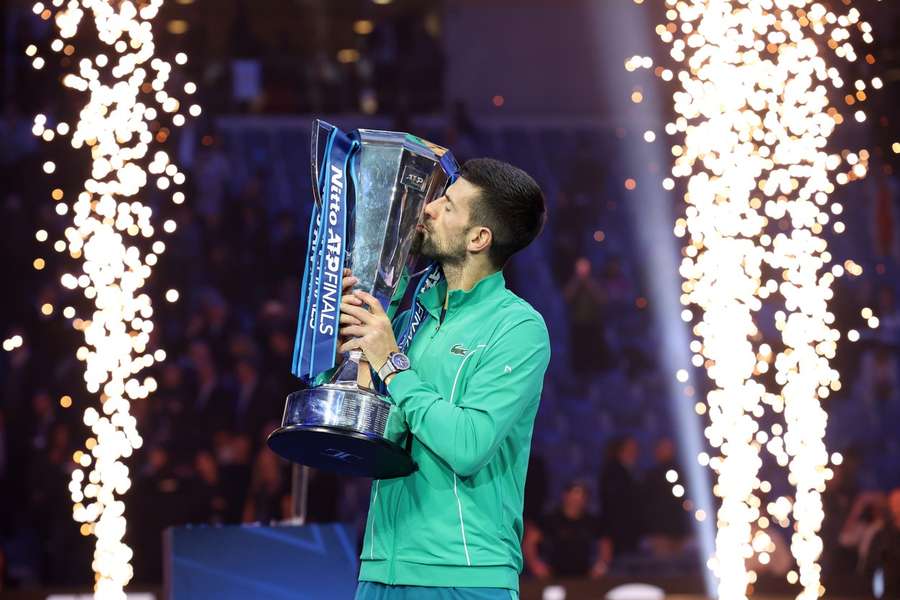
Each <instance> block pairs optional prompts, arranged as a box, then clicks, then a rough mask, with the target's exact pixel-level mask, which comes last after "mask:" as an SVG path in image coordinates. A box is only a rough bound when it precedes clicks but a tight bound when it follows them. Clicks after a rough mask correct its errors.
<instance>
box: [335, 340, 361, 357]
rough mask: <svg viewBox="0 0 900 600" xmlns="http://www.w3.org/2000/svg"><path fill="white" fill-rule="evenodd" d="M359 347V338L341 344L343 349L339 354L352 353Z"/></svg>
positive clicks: (339, 349) (340, 349)
mask: <svg viewBox="0 0 900 600" xmlns="http://www.w3.org/2000/svg"><path fill="white" fill-rule="evenodd" d="M359 347H360V346H359V338H353V339H350V340H347V341H346V342H344V343H343V344H341V347H340V348H338V352H340V353H344V352H350V351H351V350H356V349H357V348H359Z"/></svg>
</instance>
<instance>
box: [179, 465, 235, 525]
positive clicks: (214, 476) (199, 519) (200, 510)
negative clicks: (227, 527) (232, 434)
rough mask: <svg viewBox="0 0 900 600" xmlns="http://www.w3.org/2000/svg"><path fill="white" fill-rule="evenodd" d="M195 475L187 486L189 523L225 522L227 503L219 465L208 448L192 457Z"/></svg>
mask: <svg viewBox="0 0 900 600" xmlns="http://www.w3.org/2000/svg"><path fill="white" fill-rule="evenodd" d="M194 470H195V472H196V477H195V478H194V480H193V481H192V482H191V483H192V485H190V486H189V488H188V490H189V491H188V493H187V499H188V502H190V504H191V514H190V517H189V518H190V522H191V523H214V524H222V523H224V522H225V516H226V509H227V504H226V500H225V493H224V490H223V489H222V481H221V478H220V477H219V465H218V464H216V457H215V456H214V455H213V453H212V452H210V451H209V450H200V451H199V452H197V455H196V456H195V458H194Z"/></svg>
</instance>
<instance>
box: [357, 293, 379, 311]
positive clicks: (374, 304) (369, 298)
mask: <svg viewBox="0 0 900 600" xmlns="http://www.w3.org/2000/svg"><path fill="white" fill-rule="evenodd" d="M353 294H354V295H356V296H357V297H358V298H359V299H360V300H362V301H363V302H364V303H365V304H367V305H368V306H369V308H370V309H372V314H373V315H383V314H384V309H383V308H382V307H381V302H379V301H378V299H377V298H376V297H375V296H373V295H372V294H369V293H366V292H364V291H362V290H356V291H355V292H353Z"/></svg>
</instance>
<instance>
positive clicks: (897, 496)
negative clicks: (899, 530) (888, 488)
mask: <svg viewBox="0 0 900 600" xmlns="http://www.w3.org/2000/svg"><path fill="white" fill-rule="evenodd" d="M888 509H889V510H890V511H891V516H892V517H893V518H894V523H896V524H900V488H896V489H894V490H893V491H892V492H891V494H890V496H888Z"/></svg>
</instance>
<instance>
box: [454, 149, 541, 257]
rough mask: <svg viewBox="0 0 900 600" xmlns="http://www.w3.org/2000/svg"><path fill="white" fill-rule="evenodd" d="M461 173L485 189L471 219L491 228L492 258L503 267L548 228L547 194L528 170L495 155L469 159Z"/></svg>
mask: <svg viewBox="0 0 900 600" xmlns="http://www.w3.org/2000/svg"><path fill="white" fill-rule="evenodd" d="M459 175H460V177H462V178H463V179H465V180H466V181H468V182H469V183H471V184H472V185H474V186H475V187H477V188H478V189H479V190H481V194H480V195H479V197H478V200H477V201H476V202H474V203H473V204H472V207H471V214H470V215H469V222H470V223H471V224H473V225H482V226H484V227H487V228H488V229H490V230H491V233H492V234H493V241H492V242H491V247H490V249H489V250H488V257H489V258H490V260H491V262H492V263H493V264H494V266H495V267H497V268H498V269H499V268H502V267H503V266H504V265H505V264H506V261H507V260H509V257H510V256H512V255H513V254H515V253H516V252H518V251H519V250H521V249H522V248H524V247H526V246H527V245H528V244H530V243H531V242H532V241H534V239H535V238H536V237H537V236H538V235H539V234H540V233H541V230H542V229H543V228H544V222H545V221H546V220H547V209H546V207H545V206H544V194H543V192H541V188H540V186H539V185H538V184H537V182H536V181H535V180H534V179H532V177H531V176H530V175H529V174H528V173H526V172H525V171H523V170H522V169H520V168H518V167H514V166H513V165H511V164H509V163H505V162H502V161H499V160H494V159H492V158H473V159H471V160H467V161H466V162H465V163H464V164H463V166H462V168H461V169H460V171H459Z"/></svg>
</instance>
